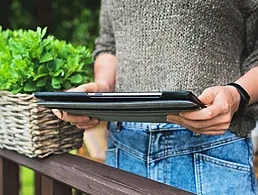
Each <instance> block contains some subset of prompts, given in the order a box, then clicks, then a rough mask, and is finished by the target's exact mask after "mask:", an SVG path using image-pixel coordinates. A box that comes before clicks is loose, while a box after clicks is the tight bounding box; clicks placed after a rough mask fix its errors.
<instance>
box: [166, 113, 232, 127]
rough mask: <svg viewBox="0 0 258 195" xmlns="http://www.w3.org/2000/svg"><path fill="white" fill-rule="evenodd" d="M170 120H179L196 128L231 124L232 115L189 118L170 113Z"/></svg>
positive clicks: (178, 121)
mask: <svg viewBox="0 0 258 195" xmlns="http://www.w3.org/2000/svg"><path fill="white" fill-rule="evenodd" d="M167 120H168V122H172V123H173V122H177V123H180V124H185V125H188V126H190V127H192V128H195V129H205V128H209V127H212V126H219V125H220V124H230V121H231V117H230V115H224V114H222V115H219V116H217V117H214V118H211V119H209V120H202V121H200V120H189V119H186V118H183V117H180V116H175V115H168V116H167ZM219 129H220V128H219Z"/></svg>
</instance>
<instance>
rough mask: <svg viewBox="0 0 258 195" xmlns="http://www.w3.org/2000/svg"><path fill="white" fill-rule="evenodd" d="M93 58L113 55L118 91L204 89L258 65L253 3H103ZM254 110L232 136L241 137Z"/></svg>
mask: <svg viewBox="0 0 258 195" xmlns="http://www.w3.org/2000/svg"><path fill="white" fill-rule="evenodd" d="M100 25H101V29H100V37H99V38H98V39H97V40H96V50H95V53H94V55H95V57H96V56H97V55H99V54H100V53H103V52H108V53H111V54H114V55H116V57H117V78H116V89H117V91H124V92H131V91H132V92H139V91H145V92H146V91H148V92H150V91H151V92H152V91H163V90H189V91H192V92H193V93H194V94H195V95H197V96H198V95H200V94H201V93H202V92H203V90H204V89H206V88H208V87H212V86H217V85H226V84H227V83H231V82H234V81H236V80H237V79H238V78H239V77H241V75H243V74H244V73H246V72H247V71H248V70H250V69H251V68H252V67H255V66H257V65H258V1H257V0H228V1H221V0H205V1H203V0H174V1H171V0H102V6H101V16H100ZM257 113H258V106H257V104H253V105H251V106H250V107H249V112H248V113H247V115H246V116H245V117H242V118H239V119H237V120H236V119H233V121H232V124H231V127H230V130H232V131H234V132H235V133H236V134H237V135H239V136H247V135H248V134H249V133H250V131H251V130H252V129H253V128H254V127H255V120H254V118H253V116H254V115H257Z"/></svg>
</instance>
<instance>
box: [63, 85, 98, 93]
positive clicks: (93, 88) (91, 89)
mask: <svg viewBox="0 0 258 195" xmlns="http://www.w3.org/2000/svg"><path fill="white" fill-rule="evenodd" d="M97 91H98V86H97V84H96V83H87V84H83V85H80V86H78V87H76V88H73V89H69V90H68V92H97Z"/></svg>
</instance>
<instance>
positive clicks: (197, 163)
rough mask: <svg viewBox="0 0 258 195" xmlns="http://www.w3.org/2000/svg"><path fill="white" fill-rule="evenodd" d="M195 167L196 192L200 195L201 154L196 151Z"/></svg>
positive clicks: (194, 155)
mask: <svg viewBox="0 0 258 195" xmlns="http://www.w3.org/2000/svg"><path fill="white" fill-rule="evenodd" d="M193 157H194V164H195V166H194V169H195V187H196V193H197V194H198V195H201V194H202V187H201V186H202V176H201V172H202V171H201V167H200V161H199V154H198V153H194V154H193Z"/></svg>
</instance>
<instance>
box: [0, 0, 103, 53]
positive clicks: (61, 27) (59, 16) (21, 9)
mask: <svg viewBox="0 0 258 195" xmlns="http://www.w3.org/2000/svg"><path fill="white" fill-rule="evenodd" d="M99 7H100V0H72V1H71V0H44V1H42V0H0V25H2V26H3V27H4V28H5V29H6V28H10V29H20V28H22V29H36V27H37V26H40V27H42V28H43V27H45V26H48V33H49V34H52V35H54V36H55V37H56V38H58V39H62V40H66V41H69V42H72V43H73V44H75V45H78V44H79V45H86V46H87V47H90V48H91V49H93V47H94V40H95V38H96V36H97V34H98V16H99Z"/></svg>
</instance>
